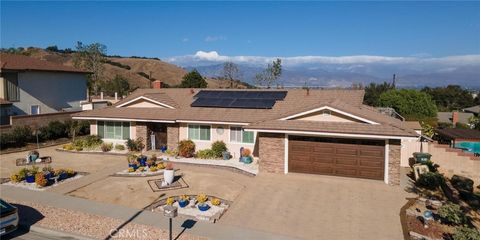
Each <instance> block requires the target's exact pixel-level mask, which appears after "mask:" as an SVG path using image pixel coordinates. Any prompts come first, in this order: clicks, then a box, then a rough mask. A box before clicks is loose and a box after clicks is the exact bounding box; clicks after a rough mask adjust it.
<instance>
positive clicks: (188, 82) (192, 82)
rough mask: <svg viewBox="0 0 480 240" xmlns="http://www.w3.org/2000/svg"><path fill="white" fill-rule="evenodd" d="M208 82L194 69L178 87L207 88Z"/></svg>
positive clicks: (184, 77)
mask: <svg viewBox="0 0 480 240" xmlns="http://www.w3.org/2000/svg"><path fill="white" fill-rule="evenodd" d="M207 86H208V83H207V81H205V79H204V78H203V77H202V75H200V73H199V72H198V71H197V69H193V70H192V71H190V72H189V73H187V74H185V76H183V80H182V82H181V83H180V85H179V86H178V87H181V88H206V87H207Z"/></svg>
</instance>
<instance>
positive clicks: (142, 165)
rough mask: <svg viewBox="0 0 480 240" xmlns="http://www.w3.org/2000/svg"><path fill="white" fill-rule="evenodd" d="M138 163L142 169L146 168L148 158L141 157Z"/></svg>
mask: <svg viewBox="0 0 480 240" xmlns="http://www.w3.org/2000/svg"><path fill="white" fill-rule="evenodd" d="M138 162H140V166H141V167H145V166H146V165H147V156H142V157H139V158H138Z"/></svg>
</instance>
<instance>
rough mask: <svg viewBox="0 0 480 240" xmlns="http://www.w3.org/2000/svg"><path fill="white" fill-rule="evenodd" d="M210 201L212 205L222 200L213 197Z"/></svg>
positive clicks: (218, 203)
mask: <svg viewBox="0 0 480 240" xmlns="http://www.w3.org/2000/svg"><path fill="white" fill-rule="evenodd" d="M210 202H211V203H212V204H213V205H214V206H218V205H220V204H221V203H222V201H220V199H218V198H214V199H212V200H210Z"/></svg>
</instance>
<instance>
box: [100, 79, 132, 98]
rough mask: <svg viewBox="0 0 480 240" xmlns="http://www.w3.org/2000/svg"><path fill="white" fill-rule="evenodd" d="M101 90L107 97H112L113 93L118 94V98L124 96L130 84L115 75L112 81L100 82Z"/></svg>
mask: <svg viewBox="0 0 480 240" xmlns="http://www.w3.org/2000/svg"><path fill="white" fill-rule="evenodd" d="M101 89H102V91H103V92H104V93H105V94H107V95H109V96H114V95H115V93H118V95H119V96H124V95H127V94H128V91H130V83H129V82H128V79H127V78H125V77H124V76H121V75H116V76H115V78H113V79H112V80H108V81H104V82H102V87H101Z"/></svg>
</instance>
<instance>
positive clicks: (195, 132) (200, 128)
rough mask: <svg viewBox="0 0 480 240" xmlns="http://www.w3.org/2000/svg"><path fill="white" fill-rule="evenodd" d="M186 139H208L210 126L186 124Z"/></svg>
mask: <svg viewBox="0 0 480 240" xmlns="http://www.w3.org/2000/svg"><path fill="white" fill-rule="evenodd" d="M188 139H190V140H204V141H210V126H207V125H188Z"/></svg>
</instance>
